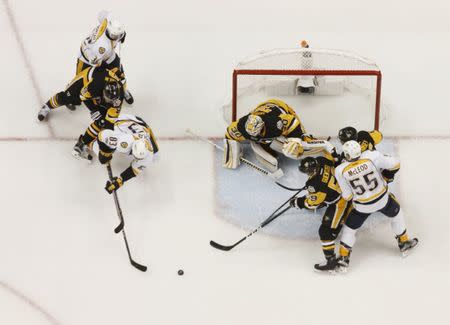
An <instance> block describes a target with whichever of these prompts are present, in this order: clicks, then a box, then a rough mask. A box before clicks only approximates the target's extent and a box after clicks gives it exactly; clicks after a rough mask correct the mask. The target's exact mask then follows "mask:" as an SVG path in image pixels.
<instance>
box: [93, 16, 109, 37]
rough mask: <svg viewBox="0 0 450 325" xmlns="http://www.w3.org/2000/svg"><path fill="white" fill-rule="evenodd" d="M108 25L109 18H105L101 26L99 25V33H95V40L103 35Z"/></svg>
mask: <svg viewBox="0 0 450 325" xmlns="http://www.w3.org/2000/svg"><path fill="white" fill-rule="evenodd" d="M107 26H108V20H107V19H103V21H102V23H101V24H100V26H98V30H97V34H96V35H95V40H98V39H99V38H100V37H102V35H103V33H104V32H105V31H106V27H107Z"/></svg>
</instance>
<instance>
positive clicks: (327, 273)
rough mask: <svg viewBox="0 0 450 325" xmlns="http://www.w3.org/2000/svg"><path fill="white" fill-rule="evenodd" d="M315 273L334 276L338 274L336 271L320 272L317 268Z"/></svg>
mask: <svg viewBox="0 0 450 325" xmlns="http://www.w3.org/2000/svg"><path fill="white" fill-rule="evenodd" d="M314 272H316V273H318V274H325V275H333V276H334V275H337V274H338V272H336V270H318V269H316V268H314Z"/></svg>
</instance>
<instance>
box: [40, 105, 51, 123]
mask: <svg viewBox="0 0 450 325" xmlns="http://www.w3.org/2000/svg"><path fill="white" fill-rule="evenodd" d="M48 113H50V108H49V107H48V106H47V105H46V104H44V105H43V106H42V107H41V109H40V110H39V113H38V120H39V121H40V122H42V121H43V120H45V119H46V117H47V115H48Z"/></svg>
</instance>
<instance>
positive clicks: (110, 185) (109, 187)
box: [105, 177, 123, 194]
mask: <svg viewBox="0 0 450 325" xmlns="http://www.w3.org/2000/svg"><path fill="white" fill-rule="evenodd" d="M122 185H123V180H122V178H121V177H114V179H113V181H112V182H111V181H107V182H106V186H105V190H106V192H108V193H109V194H111V193H112V192H114V191H117V190H118V189H119V188H120V187H121V186H122Z"/></svg>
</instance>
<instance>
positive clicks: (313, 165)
mask: <svg viewBox="0 0 450 325" xmlns="http://www.w3.org/2000/svg"><path fill="white" fill-rule="evenodd" d="M298 169H299V170H300V172H302V173H304V174H307V175H310V176H311V175H314V174H315V173H317V171H318V170H319V162H318V161H317V159H316V158H314V157H306V158H303V159H302V160H301V161H300V165H299V166H298Z"/></svg>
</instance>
